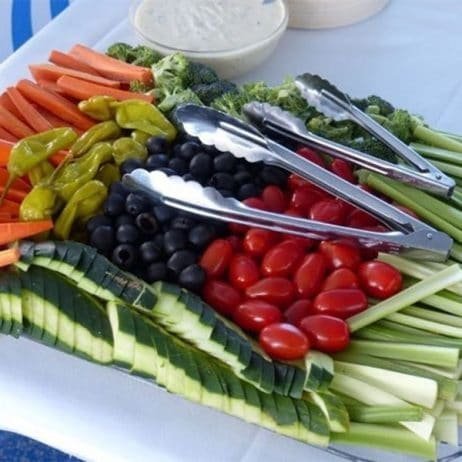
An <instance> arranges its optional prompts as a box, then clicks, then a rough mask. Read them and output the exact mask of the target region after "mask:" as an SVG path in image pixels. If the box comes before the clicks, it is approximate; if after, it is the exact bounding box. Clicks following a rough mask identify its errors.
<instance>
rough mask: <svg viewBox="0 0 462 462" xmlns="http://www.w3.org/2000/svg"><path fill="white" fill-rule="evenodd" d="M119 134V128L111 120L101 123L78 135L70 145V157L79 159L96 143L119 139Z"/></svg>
mask: <svg viewBox="0 0 462 462" xmlns="http://www.w3.org/2000/svg"><path fill="white" fill-rule="evenodd" d="M120 134H121V130H120V127H119V126H118V125H117V124H116V123H115V122H114V121H113V120H109V121H107V122H101V123H99V124H96V125H94V126H93V127H91V128H90V129H88V130H87V131H86V132H85V133H83V134H82V135H80V137H79V139H78V140H77V141H76V142H75V143H74V144H73V145H72V147H71V149H70V154H71V156H72V157H80V156H82V155H83V154H85V153H86V152H88V150H89V149H91V147H92V146H94V145H95V144H96V143H99V142H101V141H107V140H112V139H114V138H117V137H119V136H120Z"/></svg>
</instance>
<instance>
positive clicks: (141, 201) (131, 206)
mask: <svg viewBox="0 0 462 462" xmlns="http://www.w3.org/2000/svg"><path fill="white" fill-rule="evenodd" d="M150 207H151V203H150V202H149V200H148V199H146V197H144V196H141V195H140V194H136V193H130V194H129V195H128V196H127V199H126V200H125V210H126V211H127V212H128V213H129V214H130V215H139V214H140V213H143V212H146V211H147V210H149V208H150Z"/></svg>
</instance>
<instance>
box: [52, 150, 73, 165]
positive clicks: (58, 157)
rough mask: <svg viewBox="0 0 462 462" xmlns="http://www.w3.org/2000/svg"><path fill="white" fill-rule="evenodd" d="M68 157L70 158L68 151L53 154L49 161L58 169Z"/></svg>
mask: <svg viewBox="0 0 462 462" xmlns="http://www.w3.org/2000/svg"><path fill="white" fill-rule="evenodd" d="M67 157H69V153H68V152H67V151H59V152H57V153H56V154H53V155H52V156H51V157H50V158H49V159H48V160H49V161H50V162H51V163H52V164H53V166H54V167H57V166H58V165H59V164H61V162H62V161H63V160H64V159H66V158H67Z"/></svg>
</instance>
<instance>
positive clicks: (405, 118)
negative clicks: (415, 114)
mask: <svg viewBox="0 0 462 462" xmlns="http://www.w3.org/2000/svg"><path fill="white" fill-rule="evenodd" d="M414 124H415V122H414V121H413V118H412V116H411V114H409V112H407V111H404V110H402V109H397V110H396V111H394V112H393V113H392V114H391V115H390V116H389V117H388V118H387V120H385V122H384V123H383V126H384V127H385V128H386V129H387V130H389V131H390V132H392V133H393V134H394V135H395V136H396V137H398V138H399V139H400V140H401V141H404V142H405V143H407V144H409V143H410V142H411V141H412V138H413V133H414Z"/></svg>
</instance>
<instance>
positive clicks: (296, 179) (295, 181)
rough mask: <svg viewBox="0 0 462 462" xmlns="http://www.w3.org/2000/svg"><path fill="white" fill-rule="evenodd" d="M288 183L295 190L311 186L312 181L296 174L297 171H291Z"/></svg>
mask: <svg viewBox="0 0 462 462" xmlns="http://www.w3.org/2000/svg"><path fill="white" fill-rule="evenodd" d="M287 184H288V186H289V189H290V190H291V191H295V190H296V189H298V188H302V187H303V186H310V183H309V182H308V181H306V180H304V179H303V178H302V177H300V176H298V175H295V173H291V174H290V175H289V178H288V180H287Z"/></svg>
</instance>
